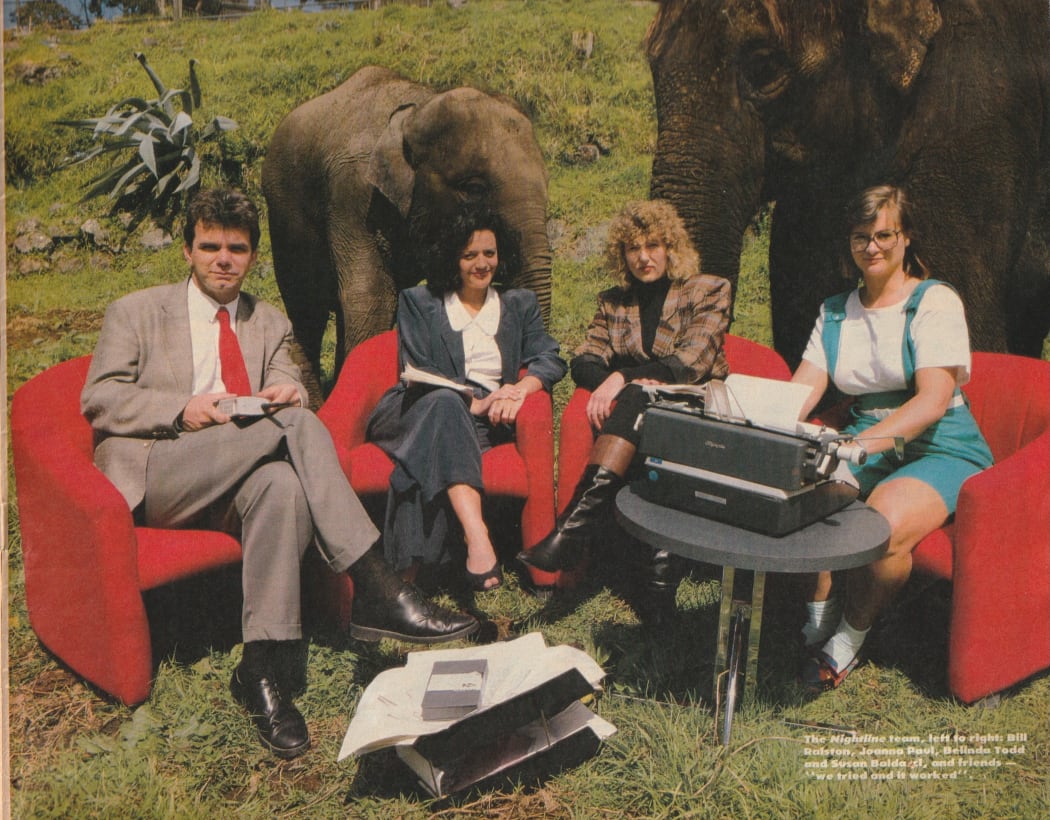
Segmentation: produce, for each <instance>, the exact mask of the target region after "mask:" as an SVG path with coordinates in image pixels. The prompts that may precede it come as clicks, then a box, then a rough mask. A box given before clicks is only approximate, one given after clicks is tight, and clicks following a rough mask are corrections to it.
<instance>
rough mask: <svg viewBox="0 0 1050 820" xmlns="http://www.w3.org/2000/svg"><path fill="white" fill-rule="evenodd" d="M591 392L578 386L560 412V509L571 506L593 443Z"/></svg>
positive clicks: (563, 509)
mask: <svg viewBox="0 0 1050 820" xmlns="http://www.w3.org/2000/svg"><path fill="white" fill-rule="evenodd" d="M590 398H591V391H590V390H585V389H584V388H582V387H577V388H576V389H575V390H574V391H573V392H572V396H570V397H569V403H568V404H566V405H565V409H564V410H563V411H562V415H561V429H560V430H559V432H558V512H559V513H562V512H564V511H565V508H566V507H567V506H568V505H569V501H570V500H571V499H572V494H573V492H574V491H575V490H576V485H577V484H578V483H579V481H580V476H582V475H583V471H584V468H585V467H586V466H587V460H588V459H589V458H590V455H591V448H592V447H593V446H594V432H593V431H592V430H591V423H590V422H589V421H588V420H587V402H588V400H589V399H590Z"/></svg>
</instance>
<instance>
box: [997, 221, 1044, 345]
mask: <svg viewBox="0 0 1050 820" xmlns="http://www.w3.org/2000/svg"><path fill="white" fill-rule="evenodd" d="M1031 224H1032V226H1033V230H1032V231H1030V232H1029V234H1028V237H1027V239H1026V241H1025V245H1024V248H1023V250H1022V252H1021V257H1020V259H1018V261H1017V265H1016V267H1015V269H1014V271H1013V274H1012V278H1011V280H1010V281H1009V282H1008V283H1007V286H1006V347H1007V349H1008V350H1009V351H1010V352H1011V353H1019V354H1021V355H1022V356H1034V357H1035V358H1039V357H1040V356H1042V354H1043V349H1044V347H1046V346H1047V344H1048V342H1050V340H1048V338H1047V337H1048V334H1050V229H1048V228H1047V226H1048V225H1050V205H1048V206H1047V207H1044V208H1043V213H1042V214H1040V213H1039V212H1038V211H1037V212H1036V214H1035V217H1034V218H1033V220H1032V223H1031ZM1035 226H1042V227H1041V228H1036V227H1035Z"/></svg>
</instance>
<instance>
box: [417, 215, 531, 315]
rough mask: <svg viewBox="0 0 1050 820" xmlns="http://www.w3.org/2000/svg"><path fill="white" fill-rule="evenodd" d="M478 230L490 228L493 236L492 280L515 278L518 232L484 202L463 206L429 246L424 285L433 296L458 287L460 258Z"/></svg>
mask: <svg viewBox="0 0 1050 820" xmlns="http://www.w3.org/2000/svg"><path fill="white" fill-rule="evenodd" d="M477 231H492V233H493V235H494V236H495V237H496V249H497V252H498V253H499V265H498V266H497V268H496V272H495V273H494V274H493V277H492V283H493V284H494V285H501V284H503V283H504V282H506V281H507V280H510V281H514V280H515V279H517V276H518V274H519V273H520V272H521V240H520V238H519V237H518V233H517V231H515V230H512V229H511V228H510V226H508V225H507V223H506V221H505V220H504V219H503V217H501V216H500V215H499V214H498V213H496V212H495V211H493V210H492V209H491V208H487V207H485V206H483V205H474V204H468V205H465V206H463V207H462V208H461V209H460V210H459V211H457V212H456V213H455V215H454V216H453V217H452V218H451V219H450V220H449V221H448V222H446V224H445V226H444V228H443V229H442V230H441V233H440V235H439V236H438V239H437V242H436V243H435V244H434V245H433V246H432V248H431V252H430V259H429V261H428V263H427V264H428V266H429V270H428V271H427V287H428V288H429V289H430V292H431V293H433V294H434V295H435V296H444V295H445V294H446V293H450V292H451V291H454V290H459V287H460V285H461V284H462V282H461V280H460V278H459V257H460V255H461V254H462V253H463V249H464V248H465V247H466V246H467V244H468V243H469V242H470V238H471V237H472V236H473V235H474V234H475V233H476V232H477Z"/></svg>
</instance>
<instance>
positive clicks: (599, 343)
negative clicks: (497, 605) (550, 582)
mask: <svg viewBox="0 0 1050 820" xmlns="http://www.w3.org/2000/svg"><path fill="white" fill-rule="evenodd" d="M606 259H607V264H608V266H609V269H610V270H611V271H612V272H613V273H614V274H615V275H616V277H617V279H618V280H619V283H620V284H619V285H618V286H617V287H614V288H611V289H609V290H606V291H603V292H602V293H600V294H598V311H597V313H595V315H594V319H592V320H591V324H590V326H589V327H588V328H587V337H586V340H585V341H584V343H583V344H582V345H581V346H580V347H579V348H577V350H576V355H575V357H574V358H573V360H572V363H571V368H572V377H573V380H574V381H575V382H576V384H577V385H578V386H579V387H583V388H586V389H587V390H590V391H591V396H590V399H589V401H588V403H587V418H588V420H589V421H590V423H591V426H592V427H593V428H594V430H599V431H600V434H599V435H598V436H597V439H596V440H595V442H594V447H593V448H592V449H591V454H590V459H589V463H588V465H587V469H586V470H585V471H584V473H583V476H582V478H581V479H580V482H579V484H578V485H577V486H576V492H575V493H574V495H573V499H572V502H571V503H570V504H569V506H568V507H567V508H566V510H565V512H564V513H563V514H562V515H561V516H560V517H559V518H558V521H557V523H556V525H555V528H554V531H553V532H551V534H550V535H549V536H548V537H547V538H545V539H544V540H543V541H541V542H540V543H539V544H537V545H536V546H535V547H533V548H532V549H531V550H528V551H524V552H522V553H521V554H520V555H519V556H518V557H519V559H520V560H521V561H522V562H523V563H525V564H528V565H530V566H533V567H537V568H538V569H542V570H546V571H548V572H553V571H555V570H561V569H571V568H572V567H574V566H576V565H577V564H578V563H579V561H580V559H581V558H582V557H583V553H584V549H585V547H586V546H587V545H588V543H589V542H590V541H591V540H592V539H593V536H594V534H595V530H596V527H597V525H598V524H599V522H601V521H602V519H605V518H607V517H608V515H609V507H608V504H609V502H610V501H611V499H612V498H613V496H614V495H615V494H616V491H617V490H618V489H619V488H620V487H621V486H623V482H624V476H625V475H626V472H627V469H628V467H629V466H630V464H631V461H632V460H633V458H634V455H635V451H636V449H637V445H638V439H639V433H638V431H637V429H636V424H635V422H636V421H637V419H638V416H639V415H640V414H641V413H643V412H644V411H645V408H646V407H647V406H648V404H649V398H648V394H647V393H646V392H645V390H644V389H643V387H642V386H643V385H646V384H683V383H684V384H696V383H699V382H702V381H706V380H707V379H711V378H724V377H725V376H726V374H727V373H728V367H727V365H726V360H725V355H724V354H723V352H722V344H723V342H724V340H725V332H726V327H727V325H728V323H729V308H730V284H729V282H728V281H726V280H725V279H722V278H720V277H716V276H707V275H704V274H701V273H700V260H699V257H698V255H697V253H696V250H695V249H694V248H693V245H692V243H691V242H690V241H689V236H688V234H687V233H686V230H685V226H684V225H683V224H682V220H681V218H680V217H679V216H678V214H677V212H676V211H675V209H674V207H673V206H672V205H671V204H670V203H668V202H665V201H662V200H651V201H647V202H636V203H632V204H629V205H628V206H627V207H626V208H624V210H623V211H622V212H621V213H620V214H619V215H618V216H617V217H616V218H615V219H614V220H613V222H612V225H611V226H610V229H609V239H608V242H607V244H606ZM669 565H670V561H669V557H668V556H666V555H659V554H658V555H657V556H655V560H654V561H653V562H651V563H650V576H651V577H650V582H651V583H650V586H651V587H654V588H655V589H661V588H667V589H668V591H669V592H670V593H671V594H672V595H673V592H674V588H675V586H677V579H671V578H669V577H667V575H668V572H669V570H668V567H669ZM665 582H666V583H665Z"/></svg>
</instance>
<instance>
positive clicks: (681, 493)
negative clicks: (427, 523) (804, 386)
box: [632, 377, 866, 536]
mask: <svg viewBox="0 0 1050 820" xmlns="http://www.w3.org/2000/svg"><path fill="white" fill-rule="evenodd" d="M730 378H732V377H730ZM705 387H706V388H707V390H706V393H705V394H704V395H696V396H691V397H689V398H685V399H683V398H682V397H680V396H676V395H668V396H664V395H662V394H660V393H656V395H655V402H654V403H653V405H652V406H651V407H650V408H649V409H648V410H646V412H645V414H644V415H643V416H642V417H641V421H640V423H641V425H642V427H641V441H640V443H639V448H638V451H639V454H640V456H641V458H642V459H644V470H643V472H642V475H641V476H640V477H639V478H638V479H636V480H635V481H634V482H633V483H632V489H633V490H634V492H636V493H637V494H638V495H640V496H641V497H642V498H645V499H646V500H648V501H651V502H653V503H655V504H660V505H662V506H665V507H673V508H675V509H679V510H684V511H685V512H689V513H694V514H695V515H699V516H702V517H704V518H710V519H714V520H716V521H722V522H725V523H728V524H732V525H734V526H737V527H742V528H744V529H748V530H752V531H755V532H760V533H763V534H765V535H773V536H780V535H786V534H787V533H789V532H792V531H793V530H797V529H799V528H801V527H804V526H806V525H808V524H811V523H813V522H814V521H818V520H820V519H821V518H824V517H825V516H828V515H831V514H832V513H834V512H836V511H837V510H840V509H841V508H843V507H845V506H847V505H848V504H849V503H850V502H852V501H853V500H855V499H856V497H857V493H858V491H857V488H856V487H855V486H854V485H853V484H851V483H847V482H846V481H840V480H837V479H835V478H833V477H832V476H833V473H834V472H835V470H836V468H837V467H838V465H839V463H840V462H843V461H849V462H852V463H854V464H861V463H863V461H864V459H865V457H866V452H865V450H864V448H863V447H861V446H860V445H858V444H856V443H855V442H854V441H853V440H852V439H851V438H850V437H848V436H843V435H841V434H839V433H837V432H836V431H834V430H831V429H829V428H826V427H818V426H816V425H811V424H798V425H797V426H796V432H795V433H794V434H791V433H787V432H784V431H782V430H777V429H770V428H766V427H762V426H759V425H757V424H755V423H753V422H751V421H748V419H747V418H746V417H745V416H742V415H739V414H734V413H727V412H726V406H727V404H726V401H725V399H724V397H723V398H719V399H718V400H717V401H716V400H715V399H716V398H717V397H718V396H720V395H722V393H721V391H724V390H725V385H723V384H722V383H720V382H710V383H708V385H706V386H705ZM715 388H718V390H717V391H716V389H715Z"/></svg>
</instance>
